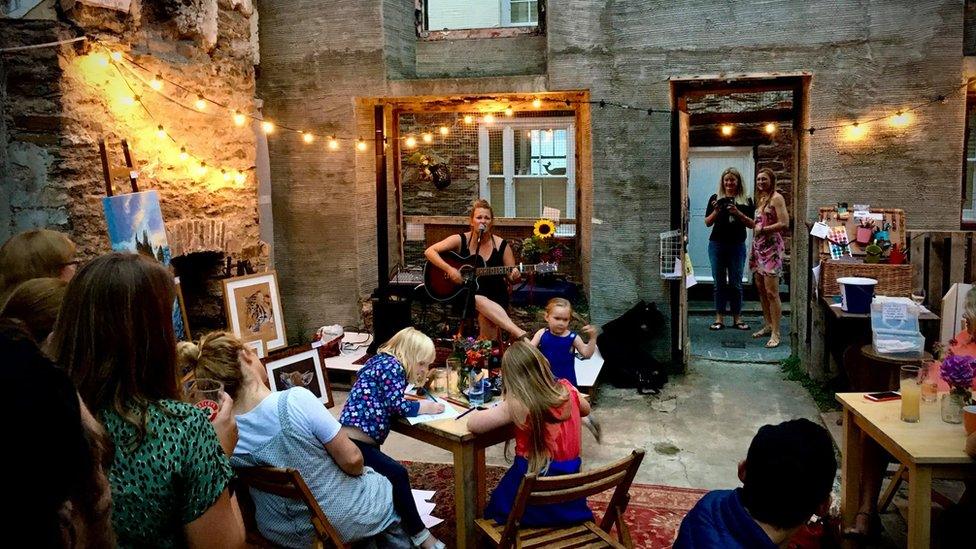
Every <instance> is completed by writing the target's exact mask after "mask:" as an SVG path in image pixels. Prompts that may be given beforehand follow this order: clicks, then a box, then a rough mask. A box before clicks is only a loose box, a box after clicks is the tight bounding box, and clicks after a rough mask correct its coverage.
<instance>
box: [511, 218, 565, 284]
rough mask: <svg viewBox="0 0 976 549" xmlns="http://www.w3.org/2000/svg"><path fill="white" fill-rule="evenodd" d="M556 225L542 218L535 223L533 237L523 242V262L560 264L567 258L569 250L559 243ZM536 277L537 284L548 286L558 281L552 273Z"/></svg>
mask: <svg viewBox="0 0 976 549" xmlns="http://www.w3.org/2000/svg"><path fill="white" fill-rule="evenodd" d="M555 233H556V224H555V223H554V222H553V221H552V220H551V219H546V218H542V219H539V220H538V221H536V222H535V225H534V226H533V229H532V236H530V237H527V238H525V239H523V240H522V261H524V262H525V263H559V262H560V261H562V259H563V257H565V255H566V252H567V251H568V249H567V248H566V246H565V245H563V244H561V243H560V242H559V241H557V240H556V239H555V238H554V237H553V235H554V234H555ZM534 276H535V283H536V284H537V285H539V286H547V285H549V284H551V283H552V282H554V281H555V280H556V277H555V275H553V274H552V273H540V274H538V275H534Z"/></svg>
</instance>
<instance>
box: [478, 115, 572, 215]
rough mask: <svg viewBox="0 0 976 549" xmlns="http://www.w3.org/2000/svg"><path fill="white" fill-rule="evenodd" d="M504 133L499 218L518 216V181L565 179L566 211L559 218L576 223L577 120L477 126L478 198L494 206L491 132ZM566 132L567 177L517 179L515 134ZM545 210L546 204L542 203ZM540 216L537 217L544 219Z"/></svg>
mask: <svg viewBox="0 0 976 549" xmlns="http://www.w3.org/2000/svg"><path fill="white" fill-rule="evenodd" d="M499 128H500V129H501V130H502V175H501V177H502V178H503V180H504V185H505V197H504V200H505V211H504V212H503V213H502V214H501V215H500V216H499V217H513V218H514V217H516V215H515V206H516V200H515V183H516V179H517V178H519V177H526V178H533V179H546V178H552V179H562V178H565V179H566V211H565V212H560V215H561V216H562V217H564V218H567V219H576V117H574V116H552V117H538V118H513V119H510V120H498V119H496V120H495V122H492V123H491V124H487V123H485V122H481V123H480V124H479V125H478V193H479V196H481V197H482V198H485V199H486V200H488V201H489V202H491V185H490V183H489V179H490V178H498V177H499V176H498V175H497V174H491V173H490V172H491V165H490V150H491V147H490V141H489V136H488V132H489V130H493V129H494V130H497V129H499ZM550 129H551V130H566V175H525V176H517V175H515V132H516V131H525V130H540V131H545V130H550ZM540 206H541V207H544V206H545V204H542V203H541V200H540ZM541 215H542V213H541V212H540V213H539V214H538V216H541Z"/></svg>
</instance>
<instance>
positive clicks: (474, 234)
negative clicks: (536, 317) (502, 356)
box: [424, 198, 526, 339]
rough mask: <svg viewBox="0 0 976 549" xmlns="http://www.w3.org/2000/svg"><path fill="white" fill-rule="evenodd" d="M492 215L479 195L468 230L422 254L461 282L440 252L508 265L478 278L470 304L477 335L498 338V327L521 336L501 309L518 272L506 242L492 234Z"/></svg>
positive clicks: (492, 265)
mask: <svg viewBox="0 0 976 549" xmlns="http://www.w3.org/2000/svg"><path fill="white" fill-rule="evenodd" d="M493 218H494V212H493V211H492V209H491V204H489V203H488V201H487V200H484V199H482V198H479V199H478V200H476V201H475V202H474V205H473V206H472V208H471V217H470V218H469V222H470V224H471V230H470V231H468V232H463V233H458V234H453V235H451V236H449V237H447V238H445V239H444V240H441V241H440V242H438V243H436V244H434V245H433V246H431V247H429V248H427V250H426V251H425V252H424V255H425V256H427V260H428V261H430V262H431V263H432V264H434V265H435V266H436V267H438V268H439V269H441V270H443V271H444V272H446V273H447V274H448V276H449V277H450V278H451V280H452V281H453V282H455V283H456V284H463V283H464V277H462V276H461V271H459V270H458V269H456V268H455V267H452V266H451V265H449V264H448V263H447V262H446V261H444V259H443V258H442V257H441V252H447V251H457V252H458V253H459V254H460V255H462V256H470V255H473V254H478V255H480V256H481V258H482V259H484V261H485V264H486V265H487V266H488V267H500V266H508V267H512V269H511V271H510V272H509V274H508V276H483V277H481V278H480V280H479V281H478V290H477V292H476V294H475V297H474V305H475V309H476V310H477V311H478V328H479V331H480V335H481V337H484V338H488V339H498V335H499V328H501V329H503V330H505V331H506V332H508V333H510V334H512V336H514V337H516V338H518V337H522V336H524V335H525V334H526V332H525V330H523V329H522V328H519V327H518V326H517V325H516V324H515V323H514V322H512V319H511V318H509V316H508V313H507V312H506V310H505V309H506V307H507V306H508V283H509V282H515V281H517V280H518V279H519V278H520V277H521V274H520V273H519V270H518V269H516V268H515V256H514V255H513V254H512V249H511V248H510V247H509V246H508V242H507V241H506V240H505V239H504V238H502V237H500V236H495V233H494V231H493V230H492V229H493V222H492V221H493ZM479 236H480V239H479ZM479 242H480V245H479Z"/></svg>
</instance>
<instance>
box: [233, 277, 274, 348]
mask: <svg viewBox="0 0 976 549" xmlns="http://www.w3.org/2000/svg"><path fill="white" fill-rule="evenodd" d="M223 285H224V307H225V311H226V313H227V326H228V328H229V329H230V331H231V332H232V333H233V334H234V335H235V336H237V337H238V338H240V339H241V341H243V342H244V343H248V342H251V341H257V340H260V341H262V342H264V349H265V352H266V353H271V351H274V350H275V349H281V348H283V347H287V346H288V338H287V337H286V335H285V322H284V318H283V317H282V314H281V297H280V296H279V294H278V275H277V273H276V272H275V271H267V272H264V273H258V274H252V275H244V276H237V277H234V278H227V279H224V281H223Z"/></svg>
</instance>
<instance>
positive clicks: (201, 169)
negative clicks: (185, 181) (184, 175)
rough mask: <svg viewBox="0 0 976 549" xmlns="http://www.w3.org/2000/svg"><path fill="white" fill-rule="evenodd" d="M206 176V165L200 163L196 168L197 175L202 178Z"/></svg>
mask: <svg viewBox="0 0 976 549" xmlns="http://www.w3.org/2000/svg"><path fill="white" fill-rule="evenodd" d="M206 174H207V163H206V162H201V163H200V165H199V166H197V175H198V176H200V177H203V176H204V175H206Z"/></svg>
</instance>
